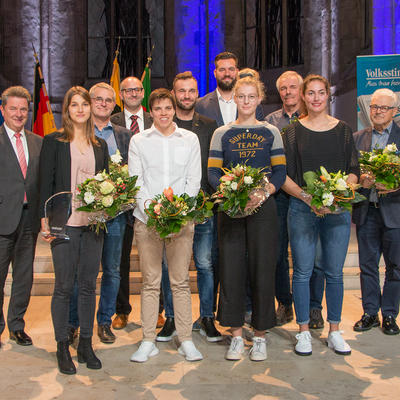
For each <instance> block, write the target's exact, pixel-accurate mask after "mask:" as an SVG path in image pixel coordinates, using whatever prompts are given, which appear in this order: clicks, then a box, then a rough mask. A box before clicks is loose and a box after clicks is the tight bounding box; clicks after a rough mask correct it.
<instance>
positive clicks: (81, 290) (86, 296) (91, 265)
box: [51, 226, 104, 342]
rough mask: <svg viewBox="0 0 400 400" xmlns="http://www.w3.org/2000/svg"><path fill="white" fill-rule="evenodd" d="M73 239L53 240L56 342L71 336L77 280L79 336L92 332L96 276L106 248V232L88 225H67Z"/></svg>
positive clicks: (53, 302)
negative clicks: (74, 291) (70, 315)
mask: <svg viewBox="0 0 400 400" xmlns="http://www.w3.org/2000/svg"><path fill="white" fill-rule="evenodd" d="M67 234H68V235H69V237H70V240H64V239H55V240H53V242H52V243H51V251H52V255H53V264H54V273H55V286H54V293H53V298H52V300H51V316H52V319H53V325H54V333H55V338H56V341H57V342H61V341H66V340H67V339H68V319H69V301H70V297H71V294H72V291H73V287H74V281H75V276H76V277H77V281H78V316H79V324H80V335H81V336H82V337H86V338H87V337H91V336H92V335H93V322H94V314H95V308H96V279H97V275H98V273H99V267H100V261H101V254H102V248H103V237H104V235H103V231H100V233H99V234H96V233H95V232H94V231H93V230H91V229H90V228H88V227H70V226H67Z"/></svg>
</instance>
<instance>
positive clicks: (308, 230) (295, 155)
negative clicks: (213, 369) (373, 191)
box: [282, 75, 359, 356]
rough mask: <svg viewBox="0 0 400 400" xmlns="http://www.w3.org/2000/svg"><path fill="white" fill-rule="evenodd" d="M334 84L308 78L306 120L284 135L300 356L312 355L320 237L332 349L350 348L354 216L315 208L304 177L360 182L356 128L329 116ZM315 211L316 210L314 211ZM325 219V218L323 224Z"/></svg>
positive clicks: (344, 350)
mask: <svg viewBox="0 0 400 400" xmlns="http://www.w3.org/2000/svg"><path fill="white" fill-rule="evenodd" d="M329 97H330V85H329V82H328V81H327V80H326V79H325V78H324V77H322V76H320V75H309V76H307V77H306V79H305V80H304V83H303V88H302V98H303V100H304V103H305V106H306V110H307V116H306V117H305V118H302V119H301V120H299V121H298V122H296V123H294V124H291V125H289V127H288V128H287V129H286V131H285V132H284V134H283V142H284V145H285V153H286V160H287V174H288V177H287V179H286V182H285V183H284V185H283V186H282V188H283V189H284V190H285V191H286V192H287V193H289V194H290V195H291V196H292V197H291V198H290V203H289V213H288V225H289V236H290V242H291V249H292V257H293V298H294V306H295V311H296V318H297V323H298V324H299V327H300V333H299V334H298V335H296V339H297V344H296V346H295V353H296V354H298V355H302V356H306V355H310V354H311V353H312V344H311V335H310V332H309V326H308V323H309V306H310V277H311V274H312V271H313V268H314V260H315V252H316V247H317V242H318V237H319V238H320V240H321V247H322V268H323V270H324V273H325V278H326V303H327V310H328V318H327V320H328V322H329V324H330V329H329V335H328V346H329V347H330V348H332V349H333V350H334V351H335V352H336V353H338V354H343V355H345V354H350V353H351V348H350V346H349V345H348V344H347V343H346V342H345V340H344V339H343V337H342V336H341V332H340V331H339V323H340V319H341V311H342V302H343V264H344V261H345V258H346V253H347V247H348V243H349V239H350V213H349V212H348V211H340V210H338V211H336V212H334V213H331V212H330V210H329V209H328V208H327V207H323V208H320V209H318V210H317V209H316V208H315V207H314V206H311V200H312V196H311V195H309V194H307V193H305V192H304V191H303V189H302V187H303V186H304V185H305V181H304V179H303V173H304V172H306V171H316V170H319V169H320V167H321V166H323V167H325V168H326V170H327V171H328V172H333V173H336V172H338V171H342V173H344V174H346V175H348V179H347V183H349V184H355V183H357V181H358V176H359V166H358V158H357V151H356V148H355V146H354V142H353V135H352V131H351V128H350V127H349V126H348V125H347V124H346V123H345V122H343V121H340V120H338V119H336V118H334V117H332V116H330V115H329V114H328V100H329ZM310 207H311V210H310ZM321 217H323V218H321Z"/></svg>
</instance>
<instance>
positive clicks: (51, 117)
mask: <svg viewBox="0 0 400 400" xmlns="http://www.w3.org/2000/svg"><path fill="white" fill-rule="evenodd" d="M31 43H32V49H33V56H34V57H35V61H36V64H38V72H39V78H40V81H41V84H42V88H43V94H44V95H45V97H47V98H49V96H48V94H47V89H46V84H45V83H44V78H43V73H42V67H41V66H40V62H39V57H38V55H37V53H36V50H35V46H34V45H33V42H31ZM33 94H34V95H35V91H34V93H33ZM33 101H34V103H33V104H35V99H34V100H33ZM46 104H47V111H48V113H49V114H50V121H51V123H52V124H53V128H54V129H57V127H56V124H55V122H54V115H53V111H52V110H51V106H50V100H47V101H46ZM33 122H34V121H32V124H33Z"/></svg>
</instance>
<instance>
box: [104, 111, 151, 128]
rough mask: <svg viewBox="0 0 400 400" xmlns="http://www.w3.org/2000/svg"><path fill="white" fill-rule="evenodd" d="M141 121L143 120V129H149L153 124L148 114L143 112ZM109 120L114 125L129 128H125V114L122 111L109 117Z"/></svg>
mask: <svg viewBox="0 0 400 400" xmlns="http://www.w3.org/2000/svg"><path fill="white" fill-rule="evenodd" d="M143 119H144V129H149V128H150V127H151V125H152V124H153V120H152V119H151V116H150V114H149V113H148V112H146V111H143ZM110 120H111V122H112V123H113V124H115V125H119V126H122V127H124V128H127V129H129V126H126V123H125V114H124V112H123V111H121V112H119V113H117V114H114V115H111V118H110Z"/></svg>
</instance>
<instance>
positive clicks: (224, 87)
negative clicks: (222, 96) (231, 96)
mask: <svg viewBox="0 0 400 400" xmlns="http://www.w3.org/2000/svg"><path fill="white" fill-rule="evenodd" d="M235 83H236V78H235V79H233V80H232V81H231V82H229V83H225V82H224V81H223V80H220V79H217V86H218V87H219V88H220V89H221V90H222V91H224V92H227V91H229V90H232V89H233V87H234V86H235Z"/></svg>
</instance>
